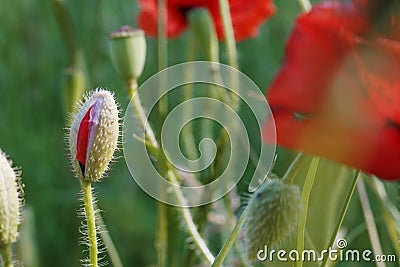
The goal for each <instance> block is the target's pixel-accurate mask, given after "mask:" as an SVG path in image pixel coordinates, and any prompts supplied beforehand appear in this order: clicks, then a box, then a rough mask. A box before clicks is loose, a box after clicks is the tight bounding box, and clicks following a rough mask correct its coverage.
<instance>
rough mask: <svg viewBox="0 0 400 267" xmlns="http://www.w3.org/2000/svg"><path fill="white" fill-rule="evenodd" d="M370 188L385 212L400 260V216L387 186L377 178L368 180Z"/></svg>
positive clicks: (384, 215) (385, 218) (384, 216)
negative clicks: (388, 193)
mask: <svg viewBox="0 0 400 267" xmlns="http://www.w3.org/2000/svg"><path fill="white" fill-rule="evenodd" d="M366 181H367V184H368V185H369V187H370V188H371V189H372V191H373V192H374V193H375V195H376V198H377V199H378V201H379V204H380V206H381V209H382V211H383V218H384V222H385V224H386V228H387V230H388V233H389V236H390V238H391V240H392V243H393V246H394V248H395V251H396V254H397V257H398V258H400V243H399V240H400V214H399V211H398V209H397V208H396V206H395V205H394V204H393V202H392V200H391V199H389V197H388V195H387V192H386V189H385V186H384V185H383V182H381V181H380V180H379V179H378V178H376V177H369V179H367V180H366Z"/></svg>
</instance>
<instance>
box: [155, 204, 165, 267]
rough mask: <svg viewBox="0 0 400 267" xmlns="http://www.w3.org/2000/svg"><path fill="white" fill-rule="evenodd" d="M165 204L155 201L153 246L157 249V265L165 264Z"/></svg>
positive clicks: (162, 265)
mask: <svg viewBox="0 0 400 267" xmlns="http://www.w3.org/2000/svg"><path fill="white" fill-rule="evenodd" d="M167 212H168V210H167V206H166V205H165V204H164V203H162V202H158V203H157V230H156V241H155V246H156V250H157V257H158V260H157V266H159V267H164V266H166V264H167V244H168V220H167V218H168V214H167Z"/></svg>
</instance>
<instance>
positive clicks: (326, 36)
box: [264, 0, 400, 180]
mask: <svg viewBox="0 0 400 267" xmlns="http://www.w3.org/2000/svg"><path fill="white" fill-rule="evenodd" d="M383 2H385V1H383ZM378 3H379V1H376V0H354V1H353V2H337V1H328V2H321V3H319V4H317V5H315V6H314V7H313V8H312V10H311V11H310V12H308V13H306V14H304V15H301V16H300V17H299V18H298V19H297V21H296V23H295V25H294V29H293V31H292V33H291V36H290V38H289V40H288V43H287V46H286V54H285V59H284V64H283V66H282V68H281V69H280V71H279V72H278V74H277V76H276V78H275V80H274V81H273V83H272V85H271V86H270V88H269V90H268V91H267V99H268V102H269V104H270V105H271V108H272V111H273V114H274V117H275V123H276V128H277V141H278V144H279V145H282V146H285V147H288V148H293V149H296V150H301V151H304V152H306V153H310V154H316V155H321V156H323V157H326V158H328V159H331V160H334V161H337V162H341V163H344V164H346V165H349V166H352V167H355V168H358V169H361V170H363V171H366V172H369V173H372V174H375V175H377V176H378V177H381V178H383V179H388V180H396V179H400V75H399V73H400V42H399V41H400V40H399V38H400V23H399V20H400V16H399V14H400V13H399V9H398V6H397V7H396V8H397V9H395V8H393V7H392V8H391V9H390V10H389V9H388V8H385V9H384V10H383V11H382V10H381V9H380V6H379V4H378ZM388 3H389V2H388ZM388 3H386V4H388ZM378 10H380V11H382V12H383V13H385V14H384V15H380V16H379V14H380V13H379V12H378ZM382 12H381V13H382ZM265 127H266V128H268V127H271V122H267V124H266V126H265ZM264 133H265V134H266V133H268V131H264ZM264 140H266V141H271V140H269V137H268V136H267V135H266V136H264Z"/></svg>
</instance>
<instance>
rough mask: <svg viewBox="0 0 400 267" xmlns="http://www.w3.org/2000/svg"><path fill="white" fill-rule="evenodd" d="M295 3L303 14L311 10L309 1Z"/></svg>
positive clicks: (301, 0) (299, 0)
mask: <svg viewBox="0 0 400 267" xmlns="http://www.w3.org/2000/svg"><path fill="white" fill-rule="evenodd" d="M297 1H298V2H299V5H300V7H301V9H302V10H303V11H304V12H308V11H310V10H311V8H312V5H311V2H310V0H297Z"/></svg>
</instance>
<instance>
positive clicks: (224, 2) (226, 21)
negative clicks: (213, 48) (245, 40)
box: [219, 0, 238, 69]
mask: <svg viewBox="0 0 400 267" xmlns="http://www.w3.org/2000/svg"><path fill="white" fill-rule="evenodd" d="M219 8H220V12H221V17H222V24H223V27H224V36H225V41H226V49H227V52H228V61H229V65H230V66H231V67H233V68H235V69H237V68H238V63H237V50H236V41H235V32H234V30H233V26H232V18H231V14H230V11H229V2H228V0H219Z"/></svg>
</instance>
